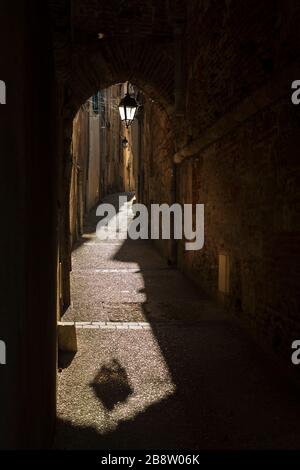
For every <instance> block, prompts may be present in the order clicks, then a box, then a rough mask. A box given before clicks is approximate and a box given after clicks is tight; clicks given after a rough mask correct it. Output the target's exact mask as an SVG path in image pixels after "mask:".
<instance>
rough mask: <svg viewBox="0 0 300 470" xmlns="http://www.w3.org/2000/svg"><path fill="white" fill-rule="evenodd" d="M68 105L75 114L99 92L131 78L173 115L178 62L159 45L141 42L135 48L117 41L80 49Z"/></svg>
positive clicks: (71, 80)
mask: <svg viewBox="0 0 300 470" xmlns="http://www.w3.org/2000/svg"><path fill="white" fill-rule="evenodd" d="M75 54H76V58H75V60H74V65H73V67H72V73H71V74H70V79H69V81H68V100H67V103H66V107H67V108H68V109H69V111H70V113H71V115H72V116H74V114H75V113H76V112H77V110H78V108H79V107H80V106H81V105H82V104H83V103H84V102H85V101H86V100H87V99H88V98H89V97H90V96H92V95H93V94H95V92H96V91H98V90H99V89H103V88H107V87H109V86H111V85H114V84H116V83H121V82H125V81H127V80H128V81H130V83H132V84H134V85H136V86H137V87H138V88H139V89H140V90H141V91H143V92H144V93H145V94H146V95H147V96H149V97H150V98H151V99H152V100H154V101H155V102H156V103H157V104H158V106H160V107H162V108H163V109H164V110H165V111H166V112H167V114H168V115H169V116H171V115H172V113H173V107H174V83H173V77H174V63H173V58H170V57H168V56H167V55H166V54H165V53H164V52H163V51H162V50H160V48H159V47H149V45H148V44H147V42H146V41H140V42H138V43H137V44H135V45H134V46H133V47H131V48H130V47H129V45H128V43H127V44H120V43H116V42H114V43H113V44H110V45H109V46H108V45H106V44H104V45H103V46H102V47H101V48H97V49H95V48H92V47H91V48H90V49H89V48H84V49H83V50H78V51H76V53H75Z"/></svg>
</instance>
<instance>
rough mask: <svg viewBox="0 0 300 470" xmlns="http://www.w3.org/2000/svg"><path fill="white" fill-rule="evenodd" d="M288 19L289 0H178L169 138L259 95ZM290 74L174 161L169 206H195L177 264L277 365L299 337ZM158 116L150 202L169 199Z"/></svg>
mask: <svg viewBox="0 0 300 470" xmlns="http://www.w3.org/2000/svg"><path fill="white" fill-rule="evenodd" d="M299 19H300V2H295V1H292V0H291V1H288V2H279V1H265V2H260V1H256V0H253V1H250V2H241V1H234V0H232V1H229V0H228V1H225V0H224V1H220V0H218V1H206V0H203V1H191V2H188V23H187V27H186V40H185V53H184V57H185V70H186V74H185V81H186V91H185V97H186V109H185V119H183V120H181V121H180V120H179V119H178V118H174V119H173V125H174V134H175V135H176V138H177V142H179V145H187V144H188V143H189V142H190V141H192V142H193V141H195V140H196V139H199V138H201V136H202V135H203V133H204V131H207V130H209V129H211V128H212V126H213V125H214V124H215V123H216V122H218V120H220V119H221V118H222V117H223V116H224V115H227V114H228V113H230V112H234V110H235V109H236V108H237V107H238V106H239V104H240V103H241V102H242V100H245V99H246V98H247V97H250V96H251V94H253V93H254V92H256V91H257V90H260V89H261V87H264V86H265V87H266V88H265V89H266V90H267V92H266V93H268V90H269V89H270V88H271V87H272V86H273V85H274V83H275V81H276V80H277V77H278V75H279V74H280V73H281V72H282V70H288V67H289V66H290V65H291V64H292V63H293V62H294V61H295V59H296V55H297V51H298V44H299V43H300V42H299V40H300V37H299V34H300V30H299V28H298V26H297V25H298V24H299ZM299 77H300V67H299V74H298V76H289V75H288V74H287V80H286V82H285V83H284V87H285V88H286V89H285V90H283V91H282V90H280V92H281V93H280V94H279V95H278V98H277V99H274V97H273V98H272V99H271V98H270V99H268V96H261V98H262V100H263V101H264V106H262V107H261V108H260V103H255V105H257V112H256V113H253V114H252V116H251V117H249V118H248V119H246V120H245V121H244V122H241V123H240V124H239V125H236V126H235V127H233V129H232V130H231V131H228V129H227V131H226V133H225V131H224V135H221V136H220V135H218V136H217V137H216V138H215V139H214V138H213V137H212V138H210V140H209V141H208V143H207V145H204V146H202V148H201V149H200V150H198V151H197V150H196V151H195V152H194V153H193V154H192V155H190V156H189V158H188V159H186V160H184V161H183V162H182V163H181V164H179V165H178V167H177V194H176V199H177V201H178V202H181V203H185V202H193V203H204V204H205V246H204V248H203V249H202V250H201V251H197V252H185V251H184V249H183V242H182V243H179V244H178V264H179V266H180V268H181V269H183V270H184V271H185V272H186V273H187V274H188V275H189V276H190V277H191V278H192V279H193V280H194V281H195V282H196V283H198V284H199V285H201V287H202V288H205V290H206V291H207V292H209V293H211V294H212V295H213V296H214V297H215V298H221V299H222V300H223V302H224V303H225V305H226V307H227V308H228V310H229V311H230V312H231V313H233V314H235V315H238V316H239V317H240V318H241V319H242V320H243V321H244V322H245V324H247V325H248V326H250V327H251V328H252V329H253V331H254V332H255V333H256V334H257V335H259V336H260V337H261V338H262V340H263V342H264V343H265V344H268V345H269V347H270V348H271V349H273V350H274V351H275V352H277V353H279V354H281V355H283V356H285V357H286V358H287V360H289V359H288V356H290V353H291V348H290V346H291V342H292V341H293V340H294V339H296V338H297V337H299V335H300V318H299V312H300V294H299V292H300V289H299V285H300V282H299V281H300V272H299V265H300V218H299V207H300V190H299V184H298V180H299V176H300V164H299V150H298V138H299V135H300V117H299V116H300V115H299V111H298V109H296V108H295V107H294V106H293V105H291V102H290V84H291V82H292V81H293V80H295V79H297V78H299ZM284 94H285V96H283V95H284ZM249 99H250V101H251V98H249ZM150 114H151V115H152V116H153V118H152V123H151V121H150V119H151V118H150ZM163 116H164V115H163V113H162V111H159V109H156V110H155V111H154V112H153V110H152V111H150V104H148V105H147V106H146V107H145V142H146V145H147V146H148V147H149V148H148V151H147V152H146V153H145V160H146V163H145V165H146V167H147V172H148V173H147V172H146V181H147V184H148V188H147V184H146V188H145V189H146V192H147V198H148V201H155V202H167V201H168V200H170V198H171V194H172V189H171V188H172V176H171V175H172V161H171V158H170V154H171V152H172V148H173V144H171V137H170V138H169V139H168V138H167V137H166V136H168V135H169V136H171V134H170V133H169V127H168V124H167V123H168V121H167V120H165V118H164V117H163ZM153 136H155V137H153ZM163 142H167V147H165V146H164V145H163ZM150 149H151V150H150ZM153 156H154V160H153ZM151 158H152V160H151ZM222 253H225V254H227V255H228V256H229V265H230V276H229V293H228V294H226V295H221V294H220V293H219V292H218V270H219V254H222Z"/></svg>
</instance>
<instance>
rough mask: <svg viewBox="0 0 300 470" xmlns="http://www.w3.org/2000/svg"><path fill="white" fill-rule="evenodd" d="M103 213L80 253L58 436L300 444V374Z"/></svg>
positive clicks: (203, 444) (220, 445)
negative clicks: (115, 233)
mask: <svg viewBox="0 0 300 470" xmlns="http://www.w3.org/2000/svg"><path fill="white" fill-rule="evenodd" d="M115 198H116V196H113V200H115ZM129 204H130V203H129ZM121 212H122V216H127V215H126V214H125V212H124V207H123V208H122V210H121ZM96 222H97V219H96V218H95V217H90V219H89V220H88V221H87V224H86V231H85V234H84V236H83V237H82V240H81V243H79V244H78V246H77V248H76V249H75V251H74V253H73V272H72V306H71V307H70V309H69V310H68V311H67V312H66V314H65V315H64V317H63V319H62V320H63V321H75V322H76V332H77V341H78V352H77V353H76V355H75V356H74V357H72V355H66V354H64V355H62V356H61V357H60V366H61V369H60V370H61V372H60V373H59V374H58V420H57V434H56V441H55V447H56V448H65V449H82V448H92V449H103V448H106V449H137V448H142V449H151V448H169V449H171V448H173V449H183V448H186V449H187V448H188V449H232V448H233V449H246V448H250V449H251V448H257V449H261V448H299V447H300V431H299V430H298V429H299V427H298V416H299V413H300V404H299V399H298V390H297V387H296V385H295V384H294V383H291V382H290V381H289V379H288V378H287V377H285V376H284V375H283V373H282V372H280V371H279V370H278V367H277V366H276V364H275V363H273V361H272V360H271V359H270V358H269V357H267V356H266V355H265V354H264V353H263V352H262V351H261V350H260V349H259V347H258V346H257V345H256V344H255V343H253V341H252V339H251V338H250V336H249V335H248V334H247V332H245V331H244V330H243V329H242V328H241V327H240V326H239V325H238V324H237V323H236V322H235V321H233V320H231V319H229V318H227V317H226V316H225V315H223V314H222V312H221V311H220V309H219V308H218V307H216V306H215V305H214V304H213V303H211V301H210V300H209V299H208V298H207V297H206V296H205V295H204V294H203V292H201V291H200V289H199V288H196V287H194V286H192V285H191V283H190V282H189V281H188V280H187V279H185V278H184V276H183V275H182V274H181V273H180V272H179V271H178V270H176V269H174V268H171V267H169V266H168V265H167V264H166V263H165V261H164V260H163V259H162V258H161V257H160V256H159V255H158V253H157V252H156V251H155V250H154V248H153V247H152V245H151V243H150V242H149V243H148V242H146V241H131V240H123V241H122V240H115V239H112V240H108V241H100V240H98V239H97V238H96V236H95V227H96Z"/></svg>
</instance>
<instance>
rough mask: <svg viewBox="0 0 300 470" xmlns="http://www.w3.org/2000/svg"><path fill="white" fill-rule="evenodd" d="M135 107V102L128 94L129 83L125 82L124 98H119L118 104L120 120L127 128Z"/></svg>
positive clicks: (133, 115)
mask: <svg viewBox="0 0 300 470" xmlns="http://www.w3.org/2000/svg"><path fill="white" fill-rule="evenodd" d="M137 107H138V105H137V102H136V101H135V99H134V98H133V97H132V96H130V94H129V84H128V83H127V93H126V95H125V96H124V98H122V99H121V101H120V104H119V112H120V117H121V121H123V122H124V123H125V125H126V127H127V128H128V127H129V126H130V124H131V123H132V121H133V119H134V117H135V113H136V110H137Z"/></svg>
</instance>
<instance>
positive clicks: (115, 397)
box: [90, 359, 133, 411]
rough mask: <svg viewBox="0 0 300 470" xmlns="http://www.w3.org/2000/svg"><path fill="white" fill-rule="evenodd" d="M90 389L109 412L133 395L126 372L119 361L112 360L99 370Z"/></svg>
mask: <svg viewBox="0 0 300 470" xmlns="http://www.w3.org/2000/svg"><path fill="white" fill-rule="evenodd" d="M90 387H92V388H93V390H94V393H95V395H96V396H97V398H98V399H99V400H100V401H101V402H102V404H103V405H104V406H105V408H106V409H107V410H109V411H111V410H112V409H113V408H114V407H115V406H116V405H117V404H118V403H122V402H125V401H126V400H127V398H128V397H129V395H132V393H133V390H132V388H131V386H130V384H129V381H128V376H127V373H126V370H125V369H124V367H122V366H121V364H120V363H119V361H118V360H117V359H112V360H111V361H109V362H108V363H107V364H104V365H103V366H102V367H101V368H100V369H99V371H98V372H97V374H96V376H95V378H94V380H93V381H92V382H91V383H90Z"/></svg>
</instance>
